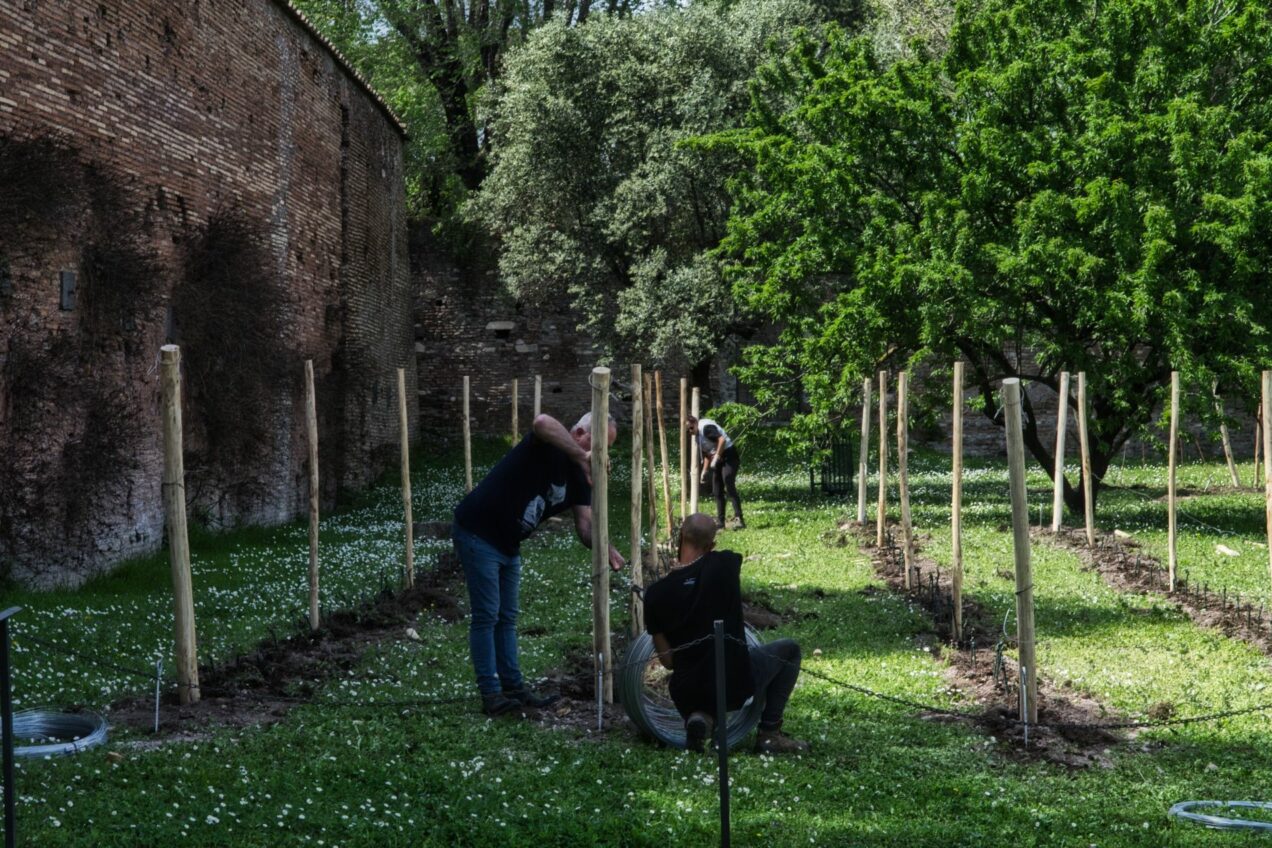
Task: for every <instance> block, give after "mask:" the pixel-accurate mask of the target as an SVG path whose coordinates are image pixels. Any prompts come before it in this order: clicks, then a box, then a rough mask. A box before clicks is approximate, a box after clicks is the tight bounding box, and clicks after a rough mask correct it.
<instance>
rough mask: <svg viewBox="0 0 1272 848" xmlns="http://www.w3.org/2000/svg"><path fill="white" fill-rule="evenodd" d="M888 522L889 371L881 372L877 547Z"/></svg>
mask: <svg viewBox="0 0 1272 848" xmlns="http://www.w3.org/2000/svg"><path fill="white" fill-rule="evenodd" d="M887 523H888V372H887V371H880V372H879V504H878V507H877V508H876V509H875V547H879V548H882V547H883V528H884V527H885V526H886V525H887Z"/></svg>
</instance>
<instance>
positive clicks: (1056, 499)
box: [1051, 371, 1069, 533]
mask: <svg viewBox="0 0 1272 848" xmlns="http://www.w3.org/2000/svg"><path fill="white" fill-rule="evenodd" d="M1057 400H1058V401H1059V403H1058V404H1057V407H1058V408H1057V409H1056V465H1055V473H1054V474H1052V491H1051V532H1052V533H1059V532H1060V523H1061V522H1062V521H1063V520H1064V437H1065V435H1066V432H1065V431H1066V430H1067V429H1068V427H1069V372H1068V371H1061V372H1060V394H1059V395H1058V396H1057Z"/></svg>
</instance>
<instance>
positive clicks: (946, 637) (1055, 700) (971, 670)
mask: <svg viewBox="0 0 1272 848" xmlns="http://www.w3.org/2000/svg"><path fill="white" fill-rule="evenodd" d="M892 533H893V528H892V527H888V528H887V536H886V537H885V541H884V545H883V547H882V548H879V547H877V546H876V545H875V541H876V534H875V530H874V528H873V527H872V526H862V525H859V524H857V523H856V521H853V520H846V521H843V522H841V523H840V524H839V526H838V528H837V530H835V531H832V533H831V534H829V535H828V536H827V538H826V541H827V542H828V543H830V544H834V545H847V544H848V543H849V542H850V541H852V540H855V541H856V543H857V544H858V545H859V546H860V548H861V549H862V550H863V551H865V552H866V553H868V554H869V555H870V559H871V563H872V564H873V566H874V570H875V573H876V574H877V575H878V576H879V577H880V578H881V579H883V581H884V582H885V583H886V584H887V585H888V589H889V590H890V591H891V592H893V593H895V594H898V595H904V596H905V597H906V598H907V599H908V600H909V601H910V602H911V603H913V604H916V605H918V606H920V607H922V608H923V609H924V611H925V612H926V613H927V614H928V616H929V618H930V620H931V622H932V628H933V631H934V632H933V634H932V636H933V637H935V639H936V640H937V641H939V642H940V643H942V644H944V645H945V648H944V651H943V656H944V658H945V660H946V662H947V663H948V664H949V665H948V667H947V668H946V671H945V679H946V682H947V683H948V685H949V686H950V687H951V688H953V689H956V690H957V691H959V692H960V693H962V694H963V696H964V697H965V698H966V699H967V700H968V701H969V702H971V703H972V704H974V705H975V709H974V710H970V711H969V710H967V709H966V708H961V709H960V710H959V711H960V712H966V713H968V714H967V715H966V717H965V718H956V717H954V716H951V715H948V714H946V713H943V712H936V711H933V712H930V713H926V714H925V717H926V718H928V719H931V720H934V721H971V722H972V723H973V724H975V725H976V726H977V727H979V728H981V729H982V730H983V731H984V732H986V733H988V734H990V736H991V738H992V739H993V740H995V741H996V742H997V743H998V747H999V749H1000V750H1001V751H1002V752H1003V753H1004V754H1005V755H1006V756H1010V757H1012V758H1014V759H1020V760H1046V761H1049V762H1053V763H1057V764H1059V765H1063V766H1068V767H1070V768H1086V767H1088V766H1092V765H1099V766H1108V765H1110V760H1109V756H1108V754H1109V749H1110V748H1111V747H1113V746H1114V745H1117V744H1119V743H1120V742H1122V741H1124V740H1123V738H1122V737H1121V736H1118V735H1117V734H1115V733H1113V732H1112V731H1110V730H1108V729H1103V728H1100V727H1098V726H1096V725H1102V724H1109V723H1114V722H1116V721H1117V719H1118V717H1117V716H1116V715H1113V714H1110V713H1109V712H1108V710H1107V709H1106V708H1105V707H1104V706H1103V705H1101V704H1100V703H1099V702H1098V701H1096V700H1095V699H1094V698H1091V697H1090V696H1088V695H1085V694H1082V693H1080V692H1076V691H1073V690H1071V689H1065V688H1061V687H1057V686H1054V685H1052V684H1051V682H1050V681H1048V680H1046V679H1042V680H1040V681H1039V685H1038V724H1035V725H1031V726H1030V727H1029V729H1028V740H1027V744H1026V738H1025V734H1026V731H1025V727H1024V725H1023V724H1021V723H1020V722H1019V721H1017V719H1018V717H1019V715H1020V707H1019V704H1020V689H1019V680H1020V671H1019V667H1018V666H1017V664H1016V662H1015V661H1014V660H1012V659H1011V657H1009V656H1006V655H1005V654H1004V653H1003V652H1002V651H1001V650H1000V649H999V645H1000V640H1001V641H1002V643H1003V645H1004V646H1005V645H1006V644H1007V642H1008V640H1004V639H1003V638H1002V637H1003V634H1002V624H1001V622H1000V621H995V618H996V617H995V616H993V615H991V614H990V613H989V611H988V610H986V609H984V608H983V607H981V606H980V605H979V604H977V603H976V602H975V601H973V600H971V599H970V598H967V597H964V598H963V616H962V617H963V638H962V640H961V641H956V640H955V638H954V618H953V602H952V597H953V579H952V578H953V575H952V574H951V573H950V572H949V570H948V569H941V568H940V566H938V565H937V564H936V563H935V562H933V561H932V560H931V559H928V558H926V557H924V556H922V545H921V541H922V537H921V536H919V535H917V534H916V536H915V538H914V549H913V551H912V555H911V560H910V574H909V578H910V579H909V581H908V583H907V580H906V568H905V554H904V551H903V550H902V549H901V547H900V546H899V545H897V544H895V543H894V540H893V536H892ZM863 591H865V592H868V593H873V592H877V591H878V590H877V589H875V588H873V587H867V588H866V589H865V590H863ZM921 635H922V634H921ZM1010 641H1014V640H1010Z"/></svg>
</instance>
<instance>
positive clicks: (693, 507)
mask: <svg viewBox="0 0 1272 848" xmlns="http://www.w3.org/2000/svg"><path fill="white" fill-rule="evenodd" d="M701 399H702V395H701V392H700V390H699V389H698V387H697V386H694V387H693V404H692V407H691V408H690V414H691V416H692V417H693V418H697V417H698V416H699V415H701V414H702V413H701V411H700V410H699V409H698V406H699V404H700V403H701ZM689 444H690V447H689V457H690V474H689V513H690V514H693V513H696V512H697V511H698V490H699V488H700V485H699V477H700V476H701V472H700V471H699V470H698V469H699V468H701V467H702V455H701V453H702V448H701V447H700V446H699V445H698V433H697V431H696V430H695V431H694V433H693V435H691V436H690V437H689Z"/></svg>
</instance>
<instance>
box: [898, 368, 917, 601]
mask: <svg viewBox="0 0 1272 848" xmlns="http://www.w3.org/2000/svg"><path fill="white" fill-rule="evenodd" d="M909 377H910V375H909V374H908V373H907V372H905V371H902V372H901V373H900V374H898V375H897V494H898V499H899V500H900V501H901V543H902V544H903V545H904V546H905V548H904V549H903V550H902V553H903V554H904V558H905V588H907V589H909V588H911V586H910V569H911V567H912V564H913V562H914V528H913V527H912V526H911V524H910V471H909V468H910V463H909V453H910V422H909V417H910V397H909V392H908V391H907V389H908V388H909Z"/></svg>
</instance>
